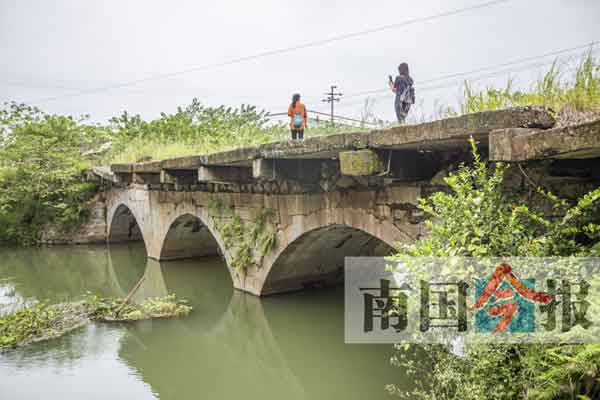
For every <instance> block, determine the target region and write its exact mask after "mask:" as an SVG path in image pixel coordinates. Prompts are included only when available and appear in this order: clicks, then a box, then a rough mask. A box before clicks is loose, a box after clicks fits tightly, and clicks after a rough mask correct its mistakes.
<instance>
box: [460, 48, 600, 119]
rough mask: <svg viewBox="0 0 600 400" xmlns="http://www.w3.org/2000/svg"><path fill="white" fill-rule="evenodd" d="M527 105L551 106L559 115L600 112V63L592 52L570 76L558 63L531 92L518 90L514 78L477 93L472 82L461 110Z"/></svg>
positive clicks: (539, 80)
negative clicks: (500, 85) (499, 86)
mask: <svg viewBox="0 0 600 400" xmlns="http://www.w3.org/2000/svg"><path fill="white" fill-rule="evenodd" d="M526 105H539V106H545V107H549V108H551V109H553V110H554V111H556V112H557V113H563V112H578V111H587V110H592V111H598V110H599V109H600V61H599V60H598V59H596V58H595V57H594V55H593V53H592V51H591V50H590V51H589V52H587V53H586V54H585V56H583V57H582V59H581V61H580V62H579V63H578V65H577V67H576V68H575V71H574V73H570V74H569V73H568V71H566V70H565V69H564V67H560V66H559V64H558V62H557V61H555V62H554V63H553V64H552V66H551V67H550V69H549V70H548V71H547V72H546V73H545V74H544V75H543V76H541V77H540V78H539V79H538V80H537V81H535V82H534V83H533V85H532V86H531V87H530V88H529V89H528V90H519V89H517V88H515V86H514V82H513V80H512V79H509V80H508V82H507V84H506V86H505V87H503V88H500V89H498V88H494V87H487V88H485V89H483V90H477V89H475V88H474V87H473V85H472V84H471V83H469V82H465V86H464V94H463V99H462V101H461V104H460V109H461V112H462V113H473V112H480V111H488V110H496V109H500V108H507V107H515V106H526Z"/></svg>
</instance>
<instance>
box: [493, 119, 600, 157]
mask: <svg viewBox="0 0 600 400" xmlns="http://www.w3.org/2000/svg"><path fill="white" fill-rule="evenodd" d="M489 149H490V153H489V154H490V155H489V158H490V160H491V161H506V162H521V161H529V160H536V159H544V158H574V159H576V158H580V159H584V158H592V157H600V119H597V120H595V121H591V122H586V123H582V124H577V125H569V126H565V127H560V128H553V129H548V130H540V129H524V128H509V129H498V130H494V131H492V132H490V135H489Z"/></svg>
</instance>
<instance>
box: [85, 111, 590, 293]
mask: <svg viewBox="0 0 600 400" xmlns="http://www.w3.org/2000/svg"><path fill="white" fill-rule="evenodd" d="M553 125H554V120H553V119H552V117H551V116H550V115H549V114H548V113H547V112H546V111H545V110H543V109H536V108H519V109H510V110H500V111H491V112H485V113H479V114H470V115H466V116H462V117H457V118H451V119H446V120H440V121H434V122H430V123H425V124H420V125H412V126H401V127H396V128H391V129H387V130H379V131H371V132H367V133H349V134H340V135H333V136H325V137H316V138H310V139H307V140H305V141H303V142H282V143H272V144H266V145H261V146H256V147H249V148H242V149H237V150H233V151H228V152H222V153H216V154H209V155H202V156H191V157H183V158H176V159H170V160H164V161H158V162H144V163H134V164H113V165H111V167H110V171H109V170H107V169H106V168H104V169H103V168H95V169H94V176H96V177H100V179H101V180H102V182H104V186H103V187H104V189H105V190H104V196H105V203H106V214H105V217H106V240H107V241H108V242H109V243H116V242H125V241H136V240H137V241H140V240H142V241H143V242H144V243H145V246H146V251H147V254H148V257H150V258H153V259H157V260H170V259H178V258H188V257H199V256H208V255H216V254H220V255H222V256H223V257H224V259H225V261H226V263H227V265H228V269H229V271H230V273H231V277H232V281H233V284H234V286H235V288H237V289H240V290H243V291H246V292H250V293H252V294H255V295H259V296H260V295H266V294H272V293H280V292H285V291H291V290H298V289H302V288H304V287H308V286H320V285H328V284H332V283H335V282H338V281H340V280H341V279H342V278H343V261H344V257H346V256H359V255H360V256H364V255H387V254H390V252H391V251H392V248H393V246H394V245H395V244H396V243H411V242H413V241H415V240H416V239H418V238H419V237H420V236H421V235H423V234H424V232H423V228H422V224H421V222H422V221H423V218H424V215H423V213H422V211H420V210H419V209H418V208H417V204H418V198H420V197H424V196H426V195H428V194H430V193H432V192H435V191H439V190H444V182H443V179H442V178H443V177H444V176H445V175H446V174H447V171H448V170H449V169H451V168H453V167H456V165H458V164H459V163H460V162H463V161H466V160H469V156H470V146H469V143H468V138H469V137H474V138H475V140H477V141H478V143H479V147H480V150H481V152H482V153H483V154H484V155H485V156H489V157H490V159H494V160H504V161H509V162H512V161H519V162H528V161H529V160H535V159H540V158H548V157H561V158H562V159H565V158H595V157H598V156H599V155H600V153H599V152H598V148H599V146H598V139H597V137H598V136H599V124H598V121H596V122H594V123H591V124H590V123H588V124H582V125H579V126H576V127H571V128H569V129H571V131H572V132H576V133H577V134H576V135H575V136H576V137H579V138H584V139H581V140H578V141H572V142H570V143H569V145H568V146H567V145H565V144H564V140H562V139H561V138H564V135H565V130H566V129H567V128H552V127H553ZM586 135H587V136H586ZM540 137H541V138H542V139H540ZM590 138H596V139H593V140H592V139H590ZM553 140H554V141H553ZM561 140H562V141H561ZM592 142H593V143H592ZM595 165H597V164H595Z"/></svg>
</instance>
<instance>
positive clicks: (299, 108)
mask: <svg viewBox="0 0 600 400" xmlns="http://www.w3.org/2000/svg"><path fill="white" fill-rule="evenodd" d="M296 114H300V115H301V116H302V118H303V119H304V122H303V123H302V128H300V129H305V128H306V122H307V120H308V117H307V114H306V107H305V106H304V104H302V103H300V102H299V101H297V102H296V107H294V108H292V105H291V104H290V106H289V107H288V116H289V117H290V118H292V119H293V118H294V115H296ZM290 128H292V129H295V128H294V124H293V121H290Z"/></svg>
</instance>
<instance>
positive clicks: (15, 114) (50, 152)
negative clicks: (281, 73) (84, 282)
mask: <svg viewBox="0 0 600 400" xmlns="http://www.w3.org/2000/svg"><path fill="white" fill-rule="evenodd" d="M348 129H349V127H347V126H339V125H336V126H328V125H319V127H318V128H313V129H312V132H314V133H318V134H329V133H337V132H342V131H347V130H348ZM288 135H289V132H288V128H287V126H286V124H276V125H272V124H269V123H268V118H267V115H266V113H265V112H264V111H258V110H257V109H256V108H255V107H252V106H242V107H240V108H231V107H224V106H221V107H205V106H203V105H201V104H200V102H199V101H198V100H197V99H194V100H193V101H192V103H191V104H190V105H189V106H187V107H185V108H181V107H180V108H178V109H177V111H176V112H175V113H173V114H166V113H162V114H161V115H160V117H158V118H156V119H154V120H150V121H145V120H143V119H142V118H141V117H140V116H139V115H134V116H131V115H130V114H128V113H126V112H124V113H123V114H121V115H120V116H119V117H117V118H113V119H111V120H110V123H109V124H108V125H106V126H102V125H93V124H90V123H88V122H87V118H86V117H82V118H79V119H75V118H73V117H67V116H59V115H50V114H46V113H44V112H43V111H41V110H40V109H38V108H35V107H30V106H27V105H23V104H16V103H7V104H5V105H4V107H3V108H0V242H6V241H7V242H15V243H18V244H23V245H28V244H34V243H36V242H37V241H38V239H39V238H40V233H41V230H42V229H43V228H44V226H45V225H46V224H52V225H54V226H55V227H56V228H57V230H59V231H68V230H69V229H72V228H74V227H75V226H77V225H78V224H79V223H81V222H82V221H83V220H84V219H85V218H86V214H87V209H86V207H85V202H86V201H87V200H89V199H90V198H91V197H92V196H93V195H94V193H95V192H96V190H97V187H96V185H95V184H92V183H86V182H84V181H83V178H82V177H83V172H84V171H85V170H86V169H88V168H89V167H90V166H91V165H93V164H110V163H115V162H139V161H149V160H160V159H164V158H169V157H178V156H185V155H191V154H205V153H208V152H213V151H220V150H227V149H231V148H236V147H241V146H250V145H255V144H260V143H265V142H271V141H276V140H283V139H287V138H288ZM108 142H110V144H111V145H110V146H107V148H108V150H107V151H105V152H104V153H103V154H95V155H93V156H89V157H88V156H86V155H85V153H86V152H88V151H89V150H95V149H98V148H100V147H103V146H102V145H103V144H105V143H108ZM94 153H95V152H94V151H92V154H94ZM92 157H94V158H92Z"/></svg>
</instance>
